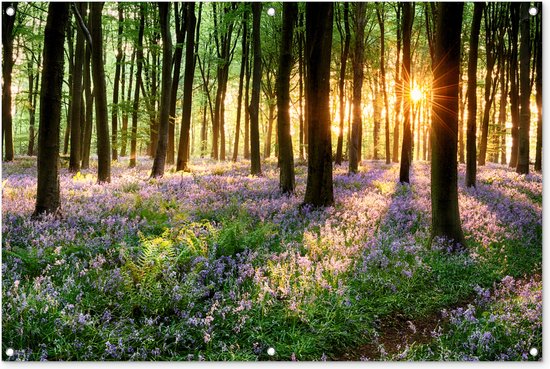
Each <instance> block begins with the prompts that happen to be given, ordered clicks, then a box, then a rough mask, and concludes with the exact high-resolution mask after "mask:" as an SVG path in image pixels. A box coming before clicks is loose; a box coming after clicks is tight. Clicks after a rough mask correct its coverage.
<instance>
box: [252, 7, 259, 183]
mask: <svg viewBox="0 0 550 369" xmlns="http://www.w3.org/2000/svg"><path fill="white" fill-rule="evenodd" d="M261 16H262V4H261V3H252V48H253V51H254V65H253V68H252V96H251V99H250V107H249V113H250V159H251V162H250V173H251V174H252V175H261V174H262V166H261V162H260V129H259V109H260V88H261V86H260V83H261V79H262V54H261V50H262V46H261V40H260V18H261Z"/></svg>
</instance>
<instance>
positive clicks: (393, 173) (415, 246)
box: [2, 157, 542, 360]
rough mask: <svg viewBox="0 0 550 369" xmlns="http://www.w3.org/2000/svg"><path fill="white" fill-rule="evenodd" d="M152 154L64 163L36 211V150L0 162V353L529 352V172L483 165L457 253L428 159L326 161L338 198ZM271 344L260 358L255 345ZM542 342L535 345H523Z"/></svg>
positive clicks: (538, 183)
mask: <svg viewBox="0 0 550 369" xmlns="http://www.w3.org/2000/svg"><path fill="white" fill-rule="evenodd" d="M151 164H152V163H151V161H150V160H145V159H143V160H141V163H140V165H139V166H138V168H136V169H131V170H130V169H127V168H126V161H124V162H123V163H120V164H118V163H116V164H114V166H113V169H112V183H110V184H104V185H98V184H96V179H97V177H96V174H95V168H91V169H90V170H86V171H83V172H82V173H79V174H77V175H71V174H70V173H69V172H68V171H67V169H66V168H64V169H62V172H61V181H60V182H61V198H62V218H53V217H44V218H43V219H41V220H31V219H30V215H31V214H32V212H33V210H34V203H35V195H36V160H35V159H33V158H28V157H18V158H16V160H15V161H14V162H12V163H4V164H3V178H2V278H3V281H2V328H3V329H2V331H3V333H2V352H3V355H4V357H3V358H4V360H6V359H8V357H7V356H5V352H6V349H7V348H13V349H14V350H15V355H14V356H12V357H11V359H12V360H13V359H17V360H539V359H540V358H541V352H542V282H541V277H540V276H541V273H542V176H541V175H540V174H537V173H533V174H529V175H527V176H525V175H522V176H520V175H518V174H516V173H515V172H514V171H513V170H511V169H509V168H507V167H505V166H500V165H494V164H489V165H487V166H485V167H482V168H479V172H478V186H477V188H473V189H472V188H465V187H464V185H463V183H464V165H460V167H459V203H460V213H461V219H462V224H463V228H464V231H465V234H466V240H467V247H466V250H465V251H463V252H459V253H450V252H449V251H448V247H447V246H448V245H447V243H446V241H445V240H435V241H434V242H433V243H432V244H430V242H429V232H430V224H431V205H430V177H429V173H430V168H429V163H426V162H415V163H414V164H413V166H412V168H411V185H410V186H409V185H401V184H398V183H397V181H398V176H399V165H398V164H391V165H386V164H384V163H383V162H375V161H364V162H363V163H362V165H361V167H360V172H359V173H358V174H356V175H352V176H349V175H347V165H343V166H341V167H336V169H335V172H334V193H335V200H336V202H335V205H334V206H333V207H330V208H327V209H310V208H307V207H305V208H304V207H301V206H300V205H301V202H302V200H303V195H304V192H305V180H306V173H307V166H306V165H304V164H303V163H298V164H297V166H296V174H297V178H296V184H297V189H296V194H295V195H293V196H283V195H281V194H280V193H279V191H278V170H277V168H276V161H274V160H272V161H268V162H266V163H264V164H263V171H264V172H263V175H262V176H261V177H251V176H249V175H248V173H249V162H248V161H243V162H239V163H236V164H234V163H229V162H227V163H217V162H213V161H209V160H196V161H194V162H193V165H192V172H191V173H182V172H178V173H174V172H170V171H169V172H168V173H166V175H165V177H164V178H162V179H149V178H148V176H149V173H150V168H151ZM269 347H273V348H274V349H275V354H274V355H273V356H270V355H269V354H268V353H267V349H268V348H269ZM532 348H537V349H538V351H539V354H537V355H531V354H530V350H531V349H532Z"/></svg>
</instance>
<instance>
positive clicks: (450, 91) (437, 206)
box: [431, 2, 465, 250]
mask: <svg viewBox="0 0 550 369" xmlns="http://www.w3.org/2000/svg"><path fill="white" fill-rule="evenodd" d="M463 8H464V3H458V2H456V3H439V12H438V20H437V28H436V40H435V62H436V63H435V66H436V67H435V68H434V70H433V74H434V76H433V89H434V99H433V104H432V122H433V125H432V161H431V189H432V238H435V237H444V238H447V239H448V240H451V242H452V243H453V249H455V250H456V249H459V248H460V247H463V246H465V240H464V234H463V232H462V226H461V224H460V213H459V207H458V186H457V178H458V170H457V150H458V147H457V146H458V86H459V85H458V78H459V75H460V33H461V27H462V12H463Z"/></svg>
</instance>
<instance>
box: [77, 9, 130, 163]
mask: <svg viewBox="0 0 550 369" xmlns="http://www.w3.org/2000/svg"><path fill="white" fill-rule="evenodd" d="M117 5H118V31H117V53H116V67H115V80H114V87H113V107H112V110H111V129H112V132H111V155H112V159H113V160H114V161H117V160H118V110H119V106H118V95H119V89H120V69H121V66H122V56H123V54H122V31H123V22H124V13H123V11H122V3H118V4H117ZM75 63H76V62H75Z"/></svg>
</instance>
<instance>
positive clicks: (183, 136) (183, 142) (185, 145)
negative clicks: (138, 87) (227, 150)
mask: <svg viewBox="0 0 550 369" xmlns="http://www.w3.org/2000/svg"><path fill="white" fill-rule="evenodd" d="M195 22H196V18H195V3H188V4H187V14H186V21H185V23H186V25H187V43H186V44H185V74H184V79H183V104H182V105H183V109H182V110H183V111H182V119H181V132H180V140H179V145H178V159H177V160H178V161H177V165H176V170H185V171H188V170H189V129H190V127H191V109H192V107H193V101H192V98H193V76H194V75H195V58H194V57H193V54H194V49H195V45H194V41H195V40H194V39H195Z"/></svg>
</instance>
